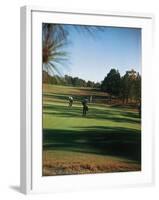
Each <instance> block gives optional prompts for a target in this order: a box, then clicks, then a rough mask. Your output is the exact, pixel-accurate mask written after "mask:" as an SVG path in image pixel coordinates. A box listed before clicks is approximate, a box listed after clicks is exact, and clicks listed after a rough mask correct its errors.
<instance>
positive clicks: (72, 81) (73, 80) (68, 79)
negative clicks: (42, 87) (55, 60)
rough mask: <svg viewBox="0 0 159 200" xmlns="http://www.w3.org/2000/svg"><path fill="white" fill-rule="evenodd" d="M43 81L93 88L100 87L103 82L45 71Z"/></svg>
mask: <svg viewBox="0 0 159 200" xmlns="http://www.w3.org/2000/svg"><path fill="white" fill-rule="evenodd" d="M43 83H49V84H54V85H66V86H73V87H91V88H100V87H101V83H98V82H93V81H85V80H83V79H81V78H78V77H72V76H68V75H65V76H64V77H61V76H58V75H54V76H50V75H49V74H48V73H47V72H45V71H43Z"/></svg>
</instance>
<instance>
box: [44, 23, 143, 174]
mask: <svg viewBox="0 0 159 200" xmlns="http://www.w3.org/2000/svg"><path fill="white" fill-rule="evenodd" d="M41 28H42V126H43V127H42V143H43V144H42V145H43V147H42V175H43V176H57V175H73V174H95V173H108V172H109V173H113V172H132V171H141V102H142V99H141V78H142V77H141V39H142V38H141V28H126V27H109V26H92V25H74V24H55V23H54V24H51V23H43V24H42V27H41Z"/></svg>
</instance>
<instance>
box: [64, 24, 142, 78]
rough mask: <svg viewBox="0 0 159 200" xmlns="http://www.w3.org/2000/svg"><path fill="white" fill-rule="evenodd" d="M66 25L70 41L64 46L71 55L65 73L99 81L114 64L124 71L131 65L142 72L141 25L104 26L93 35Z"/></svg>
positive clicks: (131, 67)
mask: <svg viewBox="0 0 159 200" xmlns="http://www.w3.org/2000/svg"><path fill="white" fill-rule="evenodd" d="M65 26H67V27H65V28H66V29H67V30H68V31H69V41H70V45H68V46H67V47H66V48H65V49H66V51H68V52H69V53H70V59H69V63H68V66H69V67H66V68H65V69H64V71H63V73H64V74H68V75H71V76H73V77H75V76H78V77H80V78H82V79H85V80H91V81H95V82H97V81H99V82H100V81H102V80H103V79H104V77H105V76H106V75H107V73H108V72H109V71H110V69H111V68H115V69H118V70H119V72H120V73H121V75H123V74H124V73H125V71H127V70H130V69H135V70H136V71H137V72H139V73H140V72H141V29H138V28H119V27H105V28H104V31H96V32H94V35H93V36H91V35H90V34H88V33H86V32H84V33H82V31H79V32H78V31H76V30H75V29H72V27H70V26H68V25H65Z"/></svg>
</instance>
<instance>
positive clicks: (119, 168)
mask: <svg viewBox="0 0 159 200" xmlns="http://www.w3.org/2000/svg"><path fill="white" fill-rule="evenodd" d="M61 154H62V152H60V151H59V152H56V153H55V154H54V153H51V154H50V153H49V152H44V153H43V176H53V175H65V174H89V173H107V172H128V171H140V170H141V165H140V164H138V163H135V162H133V161H127V160H125V159H117V158H114V157H110V156H100V155H93V154H82V153H66V152H65V153H64V155H63V158H62V156H61ZM58 155H59V156H58Z"/></svg>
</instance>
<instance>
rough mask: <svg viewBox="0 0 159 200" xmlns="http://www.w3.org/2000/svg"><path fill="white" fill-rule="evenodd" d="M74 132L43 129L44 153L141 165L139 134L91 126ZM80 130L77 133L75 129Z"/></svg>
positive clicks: (138, 132) (129, 130) (114, 128)
mask: <svg viewBox="0 0 159 200" xmlns="http://www.w3.org/2000/svg"><path fill="white" fill-rule="evenodd" d="M74 128H75V131H74V130H60V129H43V150H63V151H71V152H82V153H92V154H98V155H107V156H108V155H110V156H117V157H124V158H127V159H130V160H133V161H135V162H137V163H141V133H140V131H138V130H136V129H130V128H122V127H104V126H91V127H85V128H84V129H81V127H74ZM78 128H80V129H78Z"/></svg>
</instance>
